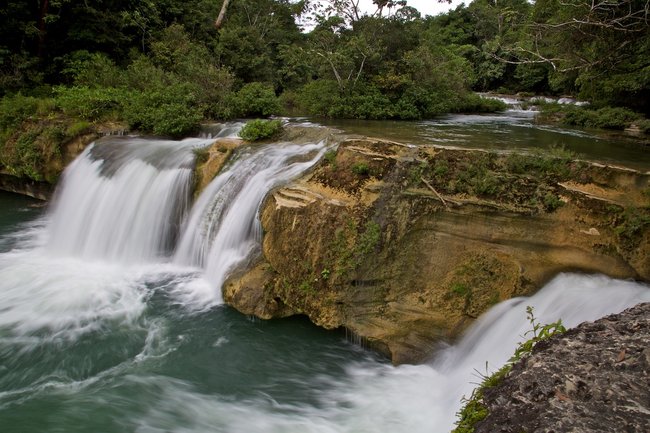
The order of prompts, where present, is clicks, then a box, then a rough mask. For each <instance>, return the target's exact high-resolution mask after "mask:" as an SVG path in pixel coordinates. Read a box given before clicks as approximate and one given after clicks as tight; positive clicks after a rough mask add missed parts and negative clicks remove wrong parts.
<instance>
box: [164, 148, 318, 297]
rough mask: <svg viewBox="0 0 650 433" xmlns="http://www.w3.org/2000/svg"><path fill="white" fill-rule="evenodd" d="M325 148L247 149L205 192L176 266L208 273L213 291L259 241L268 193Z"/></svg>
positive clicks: (310, 161) (195, 211)
mask: <svg viewBox="0 0 650 433" xmlns="http://www.w3.org/2000/svg"><path fill="white" fill-rule="evenodd" d="M324 150H325V146H324V144H323V143H319V144H310V145H296V144H288V143H285V144H272V145H267V146H263V147H259V148H248V149H245V151H244V152H240V153H239V155H238V158H237V159H236V161H235V162H233V163H232V164H231V165H230V167H228V168H227V169H226V170H225V171H224V172H223V173H221V174H219V176H217V177H216V178H215V179H214V180H213V181H212V182H211V183H210V185H209V186H208V187H207V188H206V189H205V191H204V192H203V193H202V194H201V196H200V197H199V199H198V201H197V203H196V205H195V206H194V207H193V209H192V213H191V215H190V218H189V219H188V221H187V224H186V225H185V229H184V233H183V237H182V239H181V242H180V244H179V248H178V250H177V252H176V255H175V261H176V262H177V263H179V264H183V265H193V266H200V267H202V268H205V269H206V274H207V277H208V280H209V281H210V283H211V285H212V286H213V287H218V288H219V287H221V285H222V284H223V282H224V280H225V278H226V276H227V275H228V274H229V273H230V272H231V271H232V270H233V269H234V268H235V267H237V266H238V265H239V264H240V263H242V262H243V261H245V260H246V258H248V257H250V256H251V255H252V254H253V253H254V252H255V250H256V249H257V248H258V246H259V244H260V241H261V236H262V232H261V227H260V223H259V219H258V217H257V211H258V208H259V205H260V203H261V202H262V199H263V198H264V196H265V195H266V194H267V192H268V191H270V190H271V189H273V188H274V187H276V186H278V185H280V184H282V183H285V182H287V181H288V180H289V179H291V178H294V177H295V176H296V175H298V174H300V173H301V172H303V171H305V170H306V169H308V168H309V167H311V166H312V165H314V164H315V163H316V161H318V160H319V159H320V157H321V156H322V154H323V152H324Z"/></svg>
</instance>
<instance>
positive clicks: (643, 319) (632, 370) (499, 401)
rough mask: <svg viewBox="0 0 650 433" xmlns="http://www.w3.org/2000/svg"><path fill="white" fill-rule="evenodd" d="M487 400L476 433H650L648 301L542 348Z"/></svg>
mask: <svg viewBox="0 0 650 433" xmlns="http://www.w3.org/2000/svg"><path fill="white" fill-rule="evenodd" d="M484 401H485V403H486V405H487V407H488V409H489V412H490V414H489V416H488V417H487V418H486V419H484V420H483V421H482V422H480V423H479V424H478V425H477V426H476V427H477V428H476V432H477V433H486V432H490V433H496V432H513V433H521V432H527V433H533V432H558V433H559V432H639V433H641V432H643V433H647V432H650V303H645V304H639V305H637V306H635V307H633V308H630V309H628V310H626V311H624V312H622V313H620V314H614V315H611V316H607V317H604V318H602V319H600V320H597V321H595V322H586V323H583V324H581V325H580V326H578V327H576V328H574V329H570V330H568V331H567V332H566V333H565V334H563V335H561V336H559V337H556V338H552V339H550V340H548V341H544V342H541V343H539V344H538V345H537V346H536V348H535V350H534V351H533V354H532V355H531V356H529V357H527V358H525V359H524V360H522V361H520V362H518V363H517V364H515V365H514V366H513V369H512V372H511V373H510V374H509V375H508V377H507V378H506V379H505V380H504V381H503V382H502V383H501V384H500V385H498V386H496V387H494V388H491V389H487V390H486V391H485V393H484Z"/></svg>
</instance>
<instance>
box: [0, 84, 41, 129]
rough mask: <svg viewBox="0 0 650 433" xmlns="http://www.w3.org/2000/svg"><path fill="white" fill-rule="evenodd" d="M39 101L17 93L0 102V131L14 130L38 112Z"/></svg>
mask: <svg viewBox="0 0 650 433" xmlns="http://www.w3.org/2000/svg"><path fill="white" fill-rule="evenodd" d="M38 106H39V100H38V99H37V98H34V97H31V96H23V95H22V94H20V93H18V94H16V95H13V96H5V97H3V98H2V100H0V130H1V131H5V130H8V129H13V128H16V127H17V126H18V125H20V124H21V123H22V122H23V121H25V120H27V119H28V118H30V117H31V116H34V115H35V114H36V113H37V111H38Z"/></svg>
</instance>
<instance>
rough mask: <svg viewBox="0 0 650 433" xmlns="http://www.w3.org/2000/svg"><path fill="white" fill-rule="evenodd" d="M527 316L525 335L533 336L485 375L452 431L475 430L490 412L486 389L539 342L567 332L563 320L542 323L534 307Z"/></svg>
mask: <svg viewBox="0 0 650 433" xmlns="http://www.w3.org/2000/svg"><path fill="white" fill-rule="evenodd" d="M526 316H527V318H528V321H529V322H530V325H531V329H530V330H529V331H527V332H526V333H525V334H524V336H527V335H531V334H532V336H531V337H530V338H529V339H527V340H525V341H523V342H521V343H519V344H518V345H517V348H516V349H515V352H514V354H513V355H512V356H511V357H510V359H509V360H508V362H507V363H506V364H505V365H504V366H502V367H501V368H499V369H498V370H497V371H495V372H494V373H492V374H486V375H484V376H483V380H482V381H481V383H480V384H479V385H478V386H477V387H476V388H475V389H474V391H472V395H471V396H470V397H469V398H468V399H465V404H464V406H463V407H462V408H461V410H460V411H459V412H458V413H457V414H456V415H457V417H458V420H457V421H456V427H455V428H454V429H453V430H452V433H472V432H474V428H475V426H476V423H478V422H479V421H481V420H483V419H485V418H486V417H487V416H488V414H489V412H488V409H487V407H485V405H484V404H483V401H482V400H483V393H484V392H485V390H486V389H487V388H492V387H494V386H496V385H498V384H499V383H501V381H503V379H504V378H505V377H506V376H507V375H508V373H510V370H511V369H512V366H513V365H514V363H516V362H517V361H519V360H521V359H522V358H524V357H526V356H528V355H529V354H530V353H532V351H533V348H534V347H535V345H536V344H537V343H539V342H540V341H544V340H548V339H549V338H551V337H553V336H555V335H559V334H562V333H564V332H566V328H565V327H564V326H563V325H562V321H561V320H558V321H557V322H553V323H549V324H545V325H542V324H540V323H539V322H538V321H537V319H536V318H535V315H534V313H533V307H530V306H528V307H526ZM486 367H487V366H486Z"/></svg>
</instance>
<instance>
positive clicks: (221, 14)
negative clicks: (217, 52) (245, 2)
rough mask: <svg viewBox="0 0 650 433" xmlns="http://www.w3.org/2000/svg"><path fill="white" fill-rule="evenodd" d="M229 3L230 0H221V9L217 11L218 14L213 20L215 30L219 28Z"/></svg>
mask: <svg viewBox="0 0 650 433" xmlns="http://www.w3.org/2000/svg"><path fill="white" fill-rule="evenodd" d="M229 4H230V0H223V4H222V5H221V10H220V11H219V16H218V17H217V20H216V21H215V22H214V27H215V28H216V29H217V30H219V29H220V28H221V26H222V25H223V20H224V19H225V18H226V11H227V10H228V5H229Z"/></svg>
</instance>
